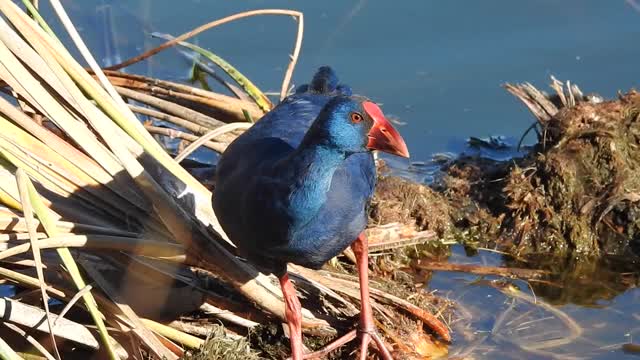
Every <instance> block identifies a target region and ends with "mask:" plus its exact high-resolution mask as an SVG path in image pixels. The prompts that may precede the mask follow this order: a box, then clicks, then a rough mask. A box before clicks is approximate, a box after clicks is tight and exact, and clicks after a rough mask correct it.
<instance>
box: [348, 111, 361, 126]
mask: <svg viewBox="0 0 640 360" xmlns="http://www.w3.org/2000/svg"><path fill="white" fill-rule="evenodd" d="M360 121H362V115H361V114H360V113H357V112H354V113H351V122H353V123H355V124H357V123H359V122H360Z"/></svg>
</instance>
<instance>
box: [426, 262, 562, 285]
mask: <svg viewBox="0 0 640 360" xmlns="http://www.w3.org/2000/svg"><path fill="white" fill-rule="evenodd" d="M414 266H415V267H417V268H419V269H424V270H433V271H457V272H465V273H470V274H476V275H496V276H504V277H515V278H518V279H523V280H532V279H535V280H539V279H542V278H545V277H547V276H549V274H550V272H548V271H545V270H531V269H520V268H507V267H496V266H483V265H473V264H452V263H448V262H433V261H426V260H420V261H418V262H416V263H415V264H414Z"/></svg>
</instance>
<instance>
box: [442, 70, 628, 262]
mask: <svg viewBox="0 0 640 360" xmlns="http://www.w3.org/2000/svg"><path fill="white" fill-rule="evenodd" d="M554 81H555V79H554ZM553 86H554V89H556V91H557V93H556V95H555V96H553V97H550V96H548V95H547V94H544V93H542V92H540V91H539V90H537V89H535V88H534V87H533V86H531V85H529V84H523V85H507V89H508V90H509V91H510V92H512V93H513V94H514V95H516V96H517V97H518V98H519V99H521V100H522V101H523V102H524V103H525V104H526V105H527V106H528V107H529V109H530V110H531V111H532V112H533V113H534V115H535V116H536V117H537V123H536V125H535V128H536V131H537V133H538V143H537V144H536V145H535V146H534V147H533V148H532V150H531V151H530V152H529V154H527V155H526V156H525V157H523V158H517V159H513V160H509V161H503V162H499V161H493V160H488V159H480V158H477V157H463V158H460V159H457V160H456V161H454V162H453V163H452V164H449V165H448V166H447V167H446V168H445V169H444V172H445V175H444V177H443V184H444V186H443V192H444V194H446V195H447V196H448V198H449V201H450V204H451V205H452V207H453V208H454V209H456V210H457V212H456V211H454V213H456V214H457V215H458V217H459V218H458V222H457V225H459V226H460V227H462V228H467V230H470V231H471V232H475V233H483V234H484V238H485V241H484V244H485V245H488V246H498V247H500V248H502V249H509V250H511V251H512V252H513V253H514V254H515V255H523V254H530V253H549V254H555V255H567V254H582V255H590V256H600V255H604V254H617V255H625V254H626V255H629V254H631V253H632V249H633V248H634V247H637V244H638V241H639V239H638V221H640V219H639V218H638V201H639V200H640V177H638V176H636V175H635V174H636V173H637V171H638V169H639V166H640V149H639V148H638V145H639V144H640V138H639V136H640V118H639V114H640V110H639V109H640V95H639V94H638V93H636V92H635V91H631V92H629V93H628V94H626V95H622V96H620V98H619V99H616V100H612V101H606V102H605V101H601V99H600V98H599V97H595V96H591V97H587V96H583V95H582V93H581V92H580V90H579V89H578V88H577V87H575V85H574V86H570V85H569V86H568V87H567V89H564V88H563V87H562V85H561V84H560V83H559V82H554V84H553ZM569 88H571V89H572V90H568V89H569ZM569 94H571V95H569ZM554 101H555V103H554Z"/></svg>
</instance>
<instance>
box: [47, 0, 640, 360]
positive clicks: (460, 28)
mask: <svg viewBox="0 0 640 360" xmlns="http://www.w3.org/2000/svg"><path fill="white" fill-rule="evenodd" d="M44 3H45V4H43V6H44V7H45V8H46V2H44ZM64 3H65V5H66V7H67V9H68V10H69V11H70V14H71V16H72V18H73V20H74V21H75V22H76V24H77V25H78V27H79V28H80V29H81V33H82V35H83V36H84V37H85V39H86V40H87V42H88V43H89V45H90V47H91V48H92V50H93V51H94V53H95V54H96V55H97V56H96V57H97V58H99V59H101V60H102V62H103V64H105V65H109V64H112V63H116V62H118V61H119V59H126V58H129V57H131V56H133V55H136V54H139V53H140V52H142V51H143V50H145V49H149V48H151V47H153V46H155V45H158V44H159V43H160V41H159V40H157V39H152V38H151V37H150V36H148V34H149V33H151V32H153V31H158V32H163V33H170V34H173V35H177V34H181V33H183V32H185V31H187V30H189V29H191V28H193V27H195V26H197V25H200V24H203V23H206V22H209V21H211V20H213V19H216V18H221V17H224V16H226V15H230V14H232V13H236V12H239V11H244V10H250V9H256V8H266V7H270V8H291V9H296V10H300V11H302V12H304V14H305V38H304V46H303V48H302V53H301V56H300V59H299V63H298V66H297V67H296V71H295V73H294V83H296V84H300V83H303V82H305V81H307V80H308V79H309V77H310V76H311V75H312V73H313V71H314V69H315V68H317V67H318V66H321V65H325V64H329V65H331V66H333V67H334V68H335V69H336V70H337V71H338V73H339V75H340V76H341V78H342V79H343V80H344V81H345V82H347V83H349V84H350V85H352V87H353V88H354V89H355V90H356V92H359V93H361V94H364V95H367V96H369V97H371V98H373V99H374V100H376V101H378V102H380V103H383V105H384V106H383V109H384V111H385V113H387V114H389V115H392V116H393V117H396V118H397V119H399V120H400V121H401V122H403V123H406V125H404V126H401V127H400V131H401V132H402V134H403V136H404V138H405V140H406V142H407V144H408V146H409V149H410V150H411V153H412V157H413V158H412V161H414V162H417V163H418V164H417V165H416V166H414V167H412V168H410V170H411V169H419V168H420V166H426V167H428V161H429V160H430V159H431V156H432V155H433V154H434V153H447V152H449V153H452V154H456V153H459V152H460V151H463V150H467V151H470V149H467V148H466V147H465V140H466V139H467V138H468V137H469V136H477V137H486V136H489V135H502V136H505V139H506V141H507V142H510V143H511V144H513V143H514V139H516V140H515V141H516V142H517V139H518V138H519V137H520V135H521V134H522V132H523V131H524V130H525V129H526V128H527V127H528V125H529V124H530V122H531V121H532V120H533V118H532V116H531V115H530V114H529V113H528V111H527V110H526V108H525V107H524V106H522V105H521V104H520V103H519V102H518V101H516V100H515V99H514V98H513V97H512V96H511V95H509V94H507V92H506V91H504V89H503V88H502V87H501V85H502V84H504V83H505V82H524V81H529V82H531V83H533V84H534V85H536V86H538V87H541V88H546V85H547V84H548V83H549V82H550V76H551V75H555V76H556V77H557V78H558V79H560V80H571V81H572V82H574V83H577V84H578V85H579V86H580V87H581V88H582V90H583V91H584V92H585V93H589V92H598V93H600V94H602V95H604V96H605V97H607V98H610V97H614V96H615V95H616V93H617V91H619V90H622V91H625V90H628V89H629V88H632V87H638V86H639V85H640V71H639V69H640V67H639V66H638V61H639V59H640V46H638V45H639V40H638V39H640V11H639V10H637V9H636V8H634V6H632V5H633V4H634V3H635V0H627V1H625V0H607V1H602V0H564V1H558V0H535V1H507V0H502V1H496V0H486V1H461V0H449V1H442V0H441V1H434V0H429V1H423V0H413V1H404V2H389V1H314V2H311V1H307V2H294V1H258V0H251V1H234V2H231V1H195V0H192V1H181V2H179V3H178V2H175V1H168V0H154V1H151V0H136V1H127V2H124V1H107V0H103V1H65V2H64ZM295 28H296V27H295V23H294V21H293V20H292V19H291V18H288V17H281V16H280V17H274V16H270V17H260V18H252V19H245V20H241V21H239V22H236V23H231V24H226V25H223V26H222V27H219V28H217V29H214V30H211V31H209V32H207V33H204V34H201V35H199V36H198V37H197V38H195V39H192V41H194V42H196V43H198V44H200V45H201V46H204V47H206V48H209V49H211V50H212V51H214V52H215V53H216V54H218V55H220V56H222V57H224V58H225V59H226V60H228V61H229V62H231V63H232V64H234V65H235V66H236V67H237V68H238V69H239V70H240V71H241V72H243V73H244V74H245V75H247V76H248V77H249V78H251V79H252V80H253V81H254V82H255V83H256V84H257V85H258V86H259V87H260V88H262V89H263V90H265V91H279V89H280V84H281V79H282V76H283V74H284V69H285V68H286V65H287V62H288V54H289V53H290V52H291V48H292V44H293V40H294V34H295V33H294V32H295ZM189 67H190V64H189V63H188V62H187V61H186V60H185V59H184V58H183V57H181V56H180V55H179V54H178V53H177V52H176V51H175V50H168V51H165V52H163V53H161V54H159V55H157V56H155V57H154V58H152V60H151V61H148V62H145V63H141V64H137V65H135V66H133V67H131V68H128V69H127V71H130V72H132V73H141V74H146V75H151V76H156V77H161V78H169V79H176V80H180V79H182V80H183V79H185V78H186V76H187V73H188V70H189ZM529 141H532V139H529ZM492 155H495V156H501V155H500V153H499V152H494V153H493V154H492ZM421 163H423V165H421ZM394 164H395V166H396V167H398V168H401V169H404V168H406V166H407V163H403V162H401V161H398V160H395V161H394ZM418 172H419V171H418ZM419 178H420V177H419ZM420 179H425V180H428V176H423V177H422V178H420ZM452 261H457V262H474V263H489V264H494V265H497V264H500V259H499V257H497V256H495V255H491V254H490V255H487V254H481V255H479V256H478V257H475V258H467V257H466V256H464V255H463V254H462V253H461V252H460V251H459V249H456V250H455V251H454V256H453V257H452ZM475 279H476V277H474V276H469V275H462V274H451V273H436V274H435V275H434V277H433V279H432V281H431V282H430V284H429V289H430V290H434V289H437V290H438V291H439V292H440V293H444V294H447V296H450V297H451V298H453V299H456V300H458V301H460V303H461V304H463V305H465V306H468V307H469V308H475V309H479V310H478V311H477V313H474V315H476V316H475V318H474V320H473V321H471V322H470V324H471V331H472V333H474V334H476V335H478V334H486V332H487V331H489V332H490V331H491V329H492V326H493V324H494V323H495V320H496V316H498V314H500V313H501V312H502V311H504V310H505V309H506V308H508V307H509V306H510V305H511V302H510V300H509V299H508V297H506V296H505V295H504V294H502V293H500V292H498V291H496V290H494V289H492V288H490V287H486V286H481V285H475V286H474V285H469V282H470V281H473V280H475ZM524 290H525V291H527V289H526V288H524ZM639 297H640V292H639V291H638V290H636V289H634V290H629V291H627V292H625V293H623V294H621V295H619V296H617V297H615V298H614V299H612V300H611V301H609V302H608V303H607V304H606V305H607V306H606V307H604V308H594V307H589V308H587V307H581V306H577V305H572V304H568V305H564V306H562V310H563V311H566V312H567V313H568V314H569V315H570V316H572V317H574V318H575V319H576V320H577V321H578V322H579V323H580V324H581V325H582V326H583V327H584V333H583V335H582V337H581V338H580V339H579V340H577V341H575V342H573V343H571V344H568V345H564V346H561V347H556V348H552V349H547V351H550V352H552V353H555V354H556V355H555V356H557V357H559V358H563V357H566V356H568V354H570V355H573V356H577V357H581V358H599V359H619V358H623V357H625V356H627V357H631V356H633V355H626V354H624V353H623V352H622V350H621V347H620V345H621V344H622V343H625V342H629V341H633V340H634V339H633V336H634V335H635V336H638V337H640V333H639V332H638V329H639V328H640V310H638V308H637V306H636V305H635V304H637V302H638V298H639ZM519 306H521V307H524V310H523V309H521V310H522V311H523V312H524V311H529V310H531V309H529V310H526V307H527V305H526V304H524V305H523V304H519ZM534 314H535V312H534ZM532 316H533V315H532ZM540 316H541V317H544V316H545V315H544V314H540ZM538 324H548V323H545V322H539V323H538ZM549 326H551V325H549ZM540 329H541V330H539V331H545V330H544V329H546V328H544V327H543V328H540ZM519 331H520V330H519ZM550 336H553V335H550ZM473 338H474V337H473V336H470V337H466V338H465V337H464V336H461V335H460V334H457V335H456V339H455V342H454V345H453V346H452V348H451V349H450V353H452V354H455V353H458V352H459V351H462V350H463V349H465V348H467V347H468V345H469V342H470V341H472V340H473ZM476 338H477V337H476ZM472 356H473V357H474V358H487V359H489V358H490V359H500V358H530V357H531V358H533V357H532V356H533V355H532V354H531V353H530V352H525V351H522V350H521V349H518V348H516V347H513V346H505V344H504V343H500V342H496V341H494V337H491V336H489V338H488V339H487V340H486V342H483V343H482V344H481V345H480V346H479V347H478V349H477V350H476V351H474V352H472ZM537 356H540V355H539V354H538V355H537ZM551 357H553V356H552V355H549V354H546V355H544V356H542V357H541V358H551Z"/></svg>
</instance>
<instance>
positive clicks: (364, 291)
mask: <svg viewBox="0 0 640 360" xmlns="http://www.w3.org/2000/svg"><path fill="white" fill-rule="evenodd" d="M351 249H352V250H353V252H354V254H355V255H356V263H357V266H358V275H359V277H360V324H359V329H358V331H357V332H356V331H355V330H353V331H350V332H348V333H347V334H345V335H344V336H342V337H341V338H339V339H337V340H335V341H334V342H332V343H331V344H329V345H327V346H326V347H324V348H322V349H321V350H318V351H316V352H313V353H310V354H306V355H305V356H304V358H305V359H313V358H318V357H321V356H324V355H326V354H328V353H329V352H330V351H333V350H335V349H337V348H339V347H340V346H342V345H344V344H346V343H348V342H349V341H351V340H353V339H355V338H356V335H357V333H360V341H361V342H360V359H366V357H367V350H368V348H369V343H370V342H371V340H373V341H374V342H375V343H376V346H377V347H378V351H379V352H380V356H381V357H382V358H383V359H384V360H393V357H391V354H390V353H389V350H387V348H386V346H385V344H384V341H382V338H381V337H380V335H378V332H377V331H376V327H375V324H374V322H373V311H372V310H371V303H370V302H369V242H368V240H367V237H366V235H365V233H364V232H363V233H362V234H360V236H358V238H357V239H356V241H354V243H353V244H351Z"/></svg>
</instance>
